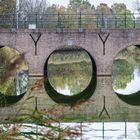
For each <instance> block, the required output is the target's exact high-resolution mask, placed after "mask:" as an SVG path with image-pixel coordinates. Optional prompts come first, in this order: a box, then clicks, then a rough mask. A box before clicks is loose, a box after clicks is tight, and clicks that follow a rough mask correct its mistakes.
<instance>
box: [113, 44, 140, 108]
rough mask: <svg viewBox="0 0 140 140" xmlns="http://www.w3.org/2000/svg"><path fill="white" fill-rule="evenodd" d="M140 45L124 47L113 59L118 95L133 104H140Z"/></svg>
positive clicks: (115, 88) (115, 85)
mask: <svg viewBox="0 0 140 140" xmlns="http://www.w3.org/2000/svg"><path fill="white" fill-rule="evenodd" d="M139 73H140V45H131V46H127V47H125V48H124V49H122V50H121V51H120V52H119V53H118V54H117V55H116V57H115V58H114V60H113V68H112V79H113V80H112V82H113V83H112V86H113V90H114V92H115V93H116V95H117V96H118V97H119V98H120V99H122V100H123V101H124V102H126V103H128V104H131V105H140V86H139V83H140V74H139Z"/></svg>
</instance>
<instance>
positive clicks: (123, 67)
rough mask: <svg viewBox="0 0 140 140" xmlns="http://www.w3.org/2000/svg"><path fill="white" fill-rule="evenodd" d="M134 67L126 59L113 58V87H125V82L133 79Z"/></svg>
mask: <svg viewBox="0 0 140 140" xmlns="http://www.w3.org/2000/svg"><path fill="white" fill-rule="evenodd" d="M133 71H134V67H133V66H132V65H130V64H129V63H128V62H127V61H126V60H121V59H118V60H115V61H114V63H113V88H114V89H125V88H126V85H127V83H129V82H130V81H131V80H132V79H133V76H134V75H133Z"/></svg>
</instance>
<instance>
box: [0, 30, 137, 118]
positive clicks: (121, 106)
mask: <svg viewBox="0 0 140 140" xmlns="http://www.w3.org/2000/svg"><path fill="white" fill-rule="evenodd" d="M139 44H140V29H96V30H84V31H82V32H80V31H76V30H63V31H56V30H37V29H36V30H29V29H25V30H17V31H11V30H6V29H3V30H2V29H1V30H0V46H5V45H6V46H10V47H12V48H15V49H16V50H18V51H19V52H21V53H24V54H25V59H26V61H27V62H28V65H29V87H28V88H29V91H28V92H27V93H26V95H25V96H24V98H23V99H21V100H20V101H19V102H18V103H16V104H14V105H11V106H9V107H1V108H0V112H1V113H0V114H1V120H3V121H4V120H5V121H7V120H12V119H13V118H14V117H15V116H16V117H19V118H20V117H23V116H24V114H26V113H27V114H29V113H30V114H31V113H32V112H33V110H34V106H35V99H36V98H37V101H38V104H37V105H38V109H39V110H40V111H44V112H45V113H46V115H50V116H52V117H54V118H55V117H56V118H57V119H59V120H61V121H67V120H70V121H75V120H77V119H76V118H79V121H100V120H105V121H126V120H127V121H139V119H140V107H139V106H132V105H129V104H127V103H125V102H123V101H122V100H120V99H119V98H118V97H117V96H116V95H115V94H114V91H113V89H112V78H111V75H112V65H113V60H114V58H115V56H116V55H117V54H118V53H119V52H120V51H121V50H123V49H124V48H127V47H128V46H130V45H139ZM73 45H74V46H76V47H82V48H84V49H85V50H87V51H88V52H89V53H90V54H91V56H92V57H93V59H94V60H95V63H96V67H97V86H96V90H95V92H94V94H93V95H92V97H91V98H90V99H89V100H88V101H86V102H84V103H82V104H80V105H77V106H75V107H74V108H72V109H71V108H70V107H69V106H65V105H62V104H59V105H58V104H57V103H55V102H54V101H53V100H52V99H51V98H50V97H49V96H48V95H47V94H46V91H45V89H44V87H42V89H37V88H36V89H35V90H34V91H33V93H32V94H31V95H30V90H31V87H32V86H33V85H34V83H35V82H36V80H40V81H41V79H42V78H43V70H44V64H45V62H46V60H47V58H48V56H49V55H50V54H51V53H52V52H53V51H54V50H56V49H58V48H62V47H67V46H73ZM41 82H43V81H41ZM42 84H43V83H42ZM32 96H34V97H36V98H30V97H32ZM50 110H52V111H50ZM19 118H18V119H19ZM18 119H17V120H18Z"/></svg>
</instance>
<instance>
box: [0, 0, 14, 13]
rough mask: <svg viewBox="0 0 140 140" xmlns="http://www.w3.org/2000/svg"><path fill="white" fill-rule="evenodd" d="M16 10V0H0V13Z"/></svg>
mask: <svg viewBox="0 0 140 140" xmlns="http://www.w3.org/2000/svg"><path fill="white" fill-rule="evenodd" d="M15 10H16V0H1V1H0V14H12V13H15Z"/></svg>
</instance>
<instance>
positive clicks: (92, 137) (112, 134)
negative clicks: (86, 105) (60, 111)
mask: <svg viewBox="0 0 140 140" xmlns="http://www.w3.org/2000/svg"><path fill="white" fill-rule="evenodd" d="M52 126H53V127H56V128H59V129H61V130H62V131H61V138H62V139H65V140H139V139H140V130H139V127H140V123H138V122H131V123H125V122H96V123H60V124H57V123H53V124H52ZM1 127H2V128H3V129H4V130H5V131H7V132H10V131H11V130H12V128H13V127H15V128H17V129H18V135H17V137H16V138H23V139H25V138H29V139H31V138H32V140H36V139H38V140H39V139H41V138H44V139H47V138H50V137H52V138H56V139H57V138H58V137H59V135H60V132H59V131H53V130H52V129H51V127H45V126H38V125H35V124H27V123H23V124H11V125H9V126H8V127H6V125H0V128H1ZM66 130H67V131H66ZM67 132H68V133H67ZM62 134H63V135H62ZM24 135H25V136H24ZM51 135H52V136H51ZM59 138H60V137H59ZM29 139H27V140H29Z"/></svg>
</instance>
